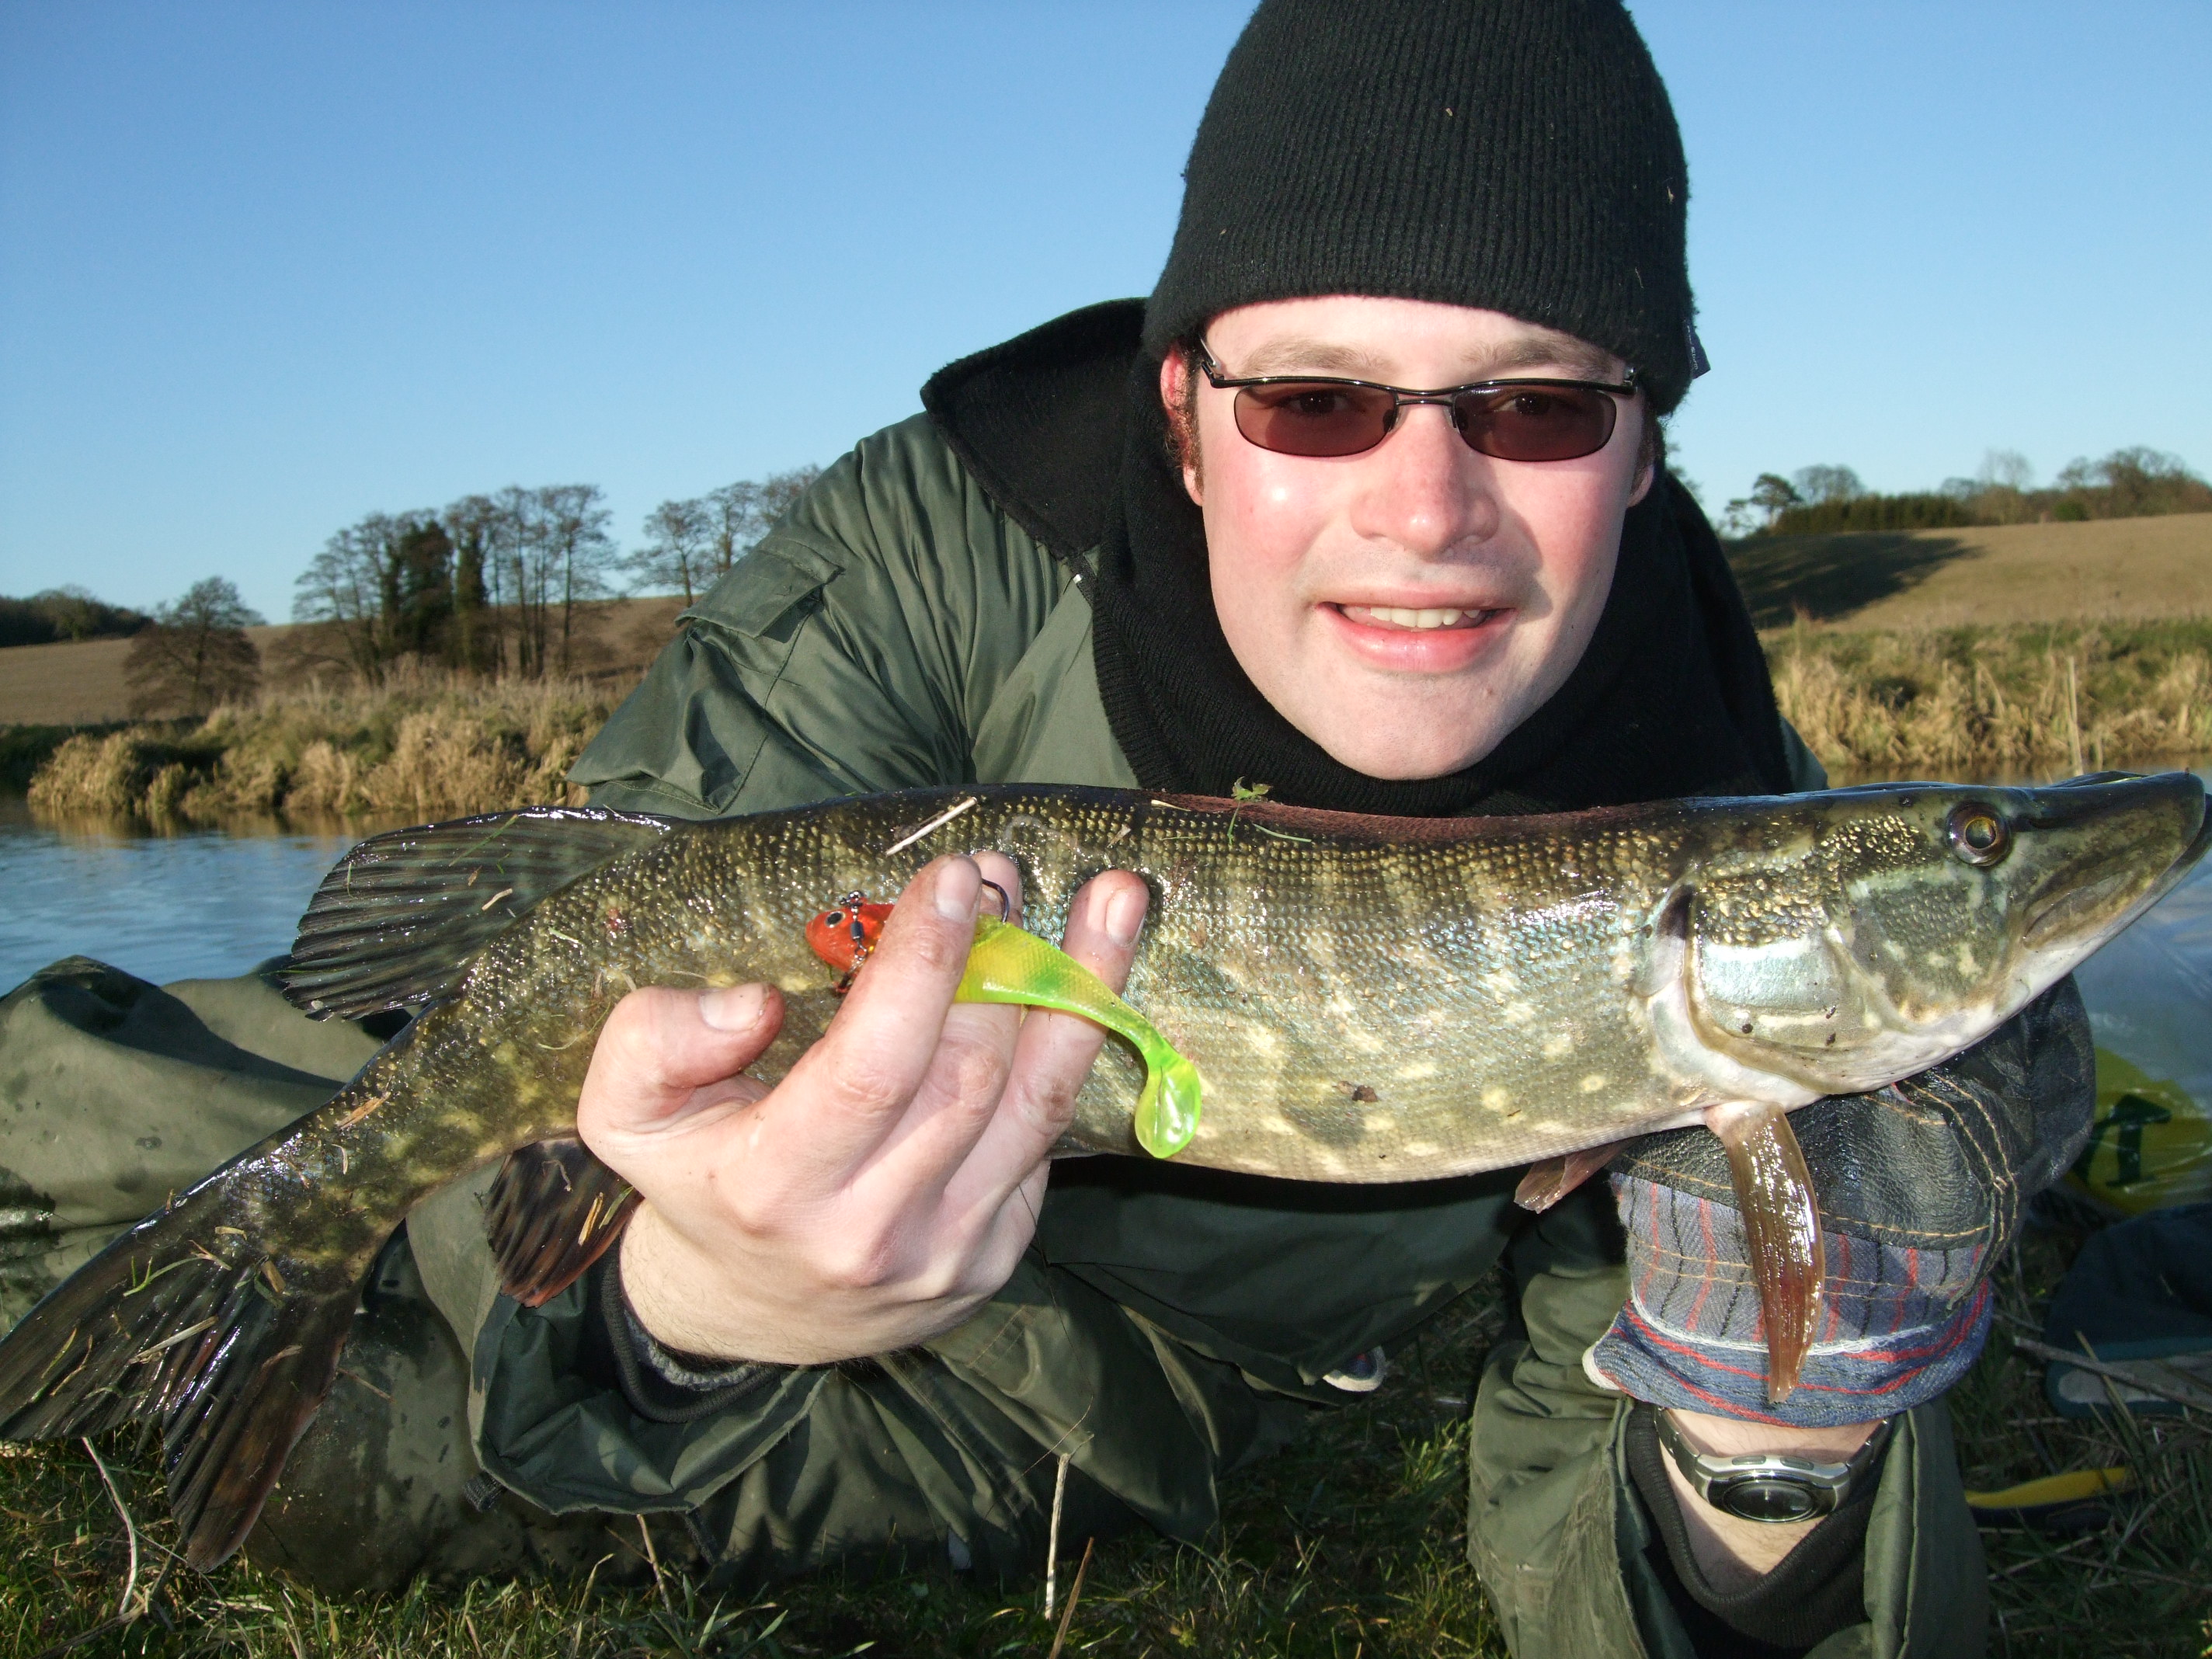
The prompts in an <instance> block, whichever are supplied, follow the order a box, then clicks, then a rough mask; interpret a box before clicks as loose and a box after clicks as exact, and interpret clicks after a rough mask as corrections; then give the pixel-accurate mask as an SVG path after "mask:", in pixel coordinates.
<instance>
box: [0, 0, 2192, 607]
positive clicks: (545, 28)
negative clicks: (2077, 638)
mask: <svg viewBox="0 0 2212 1659" xmlns="http://www.w3.org/2000/svg"><path fill="white" fill-rule="evenodd" d="M1246 9H1247V7H1246V5H1245V3H1244V0H1232V3H1225V4H1216V3H1207V0H1173V3H1149V0H1111V3H1107V0H1095V3H1092V0H1054V3H1045V0H1030V3H1021V4H1016V3H1002V4H981V3H977V4H968V3H951V0H939V3H932V4H928V5H915V4H861V3H842V0H824V3H816V4H812V5H809V6H805V7H798V6H793V5H788V4H777V5H769V4H750V3H734V0H732V3H719V4H706V3H661V0H628V3H623V4H619V5H617V4H613V3H604V4H598V5H582V4H575V3H560V0H532V3H520V0H515V3H500V0H477V3H466V0H441V3H436V4H426V3H407V0H380V3H376V4H368V3H342V0H327V3H318V4H301V3H296V0H285V3H265V4H249V3H234V0H194V3H192V4H191V5H189V6H183V5H177V4H174V3H169V0H75V3H63V0H0V592H13V593H22V592H29V591H31V590H33V589H34V588H38V587H42V586H50V585H52V584H54V583H57V582H63V581H80V582H83V583H85V584H87V585H88V586H92V587H93V588H94V589H95V590H96V591H98V592H102V593H103V594H106V595H107V596H109V597H111V598H113V599H119V600H122V601H125V602H128V603H132V604H137V605H150V604H152V603H154V602H155V601H157V600H160V599H167V598H170V597H173V595H175V594H176V593H178V592H180V591H182V589H184V588H185V586H188V585H189V584H190V583H191V581H192V580H196V579H197V578H199V577H201V576H204V575H207V574H224V575H228V576H229V577H231V578H232V579H233V580H235V581H237V582H238V584H239V585H240V587H241V588H242V589H243V590H244V591H245V592H246V597H247V599H249V601H250V602H251V603H252V604H254V605H257V606H258V607H259V608H260V609H261V610H263V611H265V612H266V613H268V615H269V616H270V618H271V619H272V620H276V619H281V618H283V617H286V616H288V615H289V611H290V603H291V587H292V580H293V577H294V576H295V574H297V573H298V571H299V570H300V569H301V568H302V567H303V566H304V565H305V564H306V562H307V560H308V559H309V558H310V557H311V556H313V553H314V551H315V550H316V549H317V548H319V546H320V545H321V544H322V542H323V540H324V538H325V537H326V536H327V535H329V533H330V532H331V531H332V530H334V529H336V528H337V527H338V526H341V525H343V524H346V523H349V522H350V521H352V520H355V519H356V518H358V517H360V516H361V515H362V513H367V512H369V511H372V510H375V509H388V510H398V509H401V508H406V507H434V506H437V505H439V504H441V503H443V502H445V501H448V500H451V499H452V498H453V497H455V496H457V495H462V494H465V493H467V492H469V491H471V490H477V489H496V488H498V487H499V486H501V485H503V484H506V483H558V482H570V481H588V482H592V483H599V484H601V485H603V486H605V489H606V490H607V493H608V499H609V504H610V505H611V507H612V508H613V509H614V513H615V526H616V529H617V532H618V533H619V534H620V536H621V537H622V538H624V539H625V540H626V541H627V540H629V539H633V538H635V535H636V532H637V528H638V521H639V520H640V519H641V517H642V516H643V515H644V513H646V512H647V510H648V509H649V508H651V507H653V504H654V503H655V502H656V501H660V500H662V499H664V498H665V497H667V496H671V495H692V494H696V493H698V492H700V491H702V490H704V489H708V488H711V487H713V486H714V485H716V484H719V483H726V482H727V481H728V480H730V479H732V478H737V477H757V476H759V475H761V474H763V473H765V472H768V471H773V470H779V469H781V468H785V467H788V466H792V465H797V464H799V463H801V462H805V461H810V460H811V461H828V460H829V459H832V458H833V457H835V456H836V454H838V453H841V452H842V451H843V450H844V449H845V448H846V447H848V446H849V445H850V444H851V443H852V442H853V441H854V440H855V439H857V438H859V437H860V436H861V435H865V434H866V433H867V432H869V431H871V430H872V429H874V428H877V427H878V426H881V425H884V424H885V423H887V422H890V421H894V420H896V419H899V418H901V417H902V416H905V415H907V414H908V413H910V412H912V411H913V410H915V408H916V407H917V404H916V401H915V390H916V388H917V387H918V386H920V384H921V381H922V380H924V379H925V378H926V377H927V375H928V374H929V373H930V372H931V371H932V370H933V369H934V368H937V367H938V366H939V364H941V363H943V362H946V361H948V360H950V359H951V358H953V357H956V356H961V355H963V354H964V353H965V352H968V351H969V350H972V349H975V348H977V347H979V346H981V345H985V344H987V343H991V342H993V341H994V340H997V339H1000V338H1003V337H1006V336H1007V335H1009V334H1012V333H1014V332H1017V331H1019V330H1021V329H1023V328H1025V327H1027V326H1029V325H1031V324H1033V323H1036V322H1038V321H1041V320H1042V319H1045V318H1048V317H1050V316H1053V315H1054V314H1057V313H1060V312H1061V311H1064V310H1067V309H1069V308H1071V307H1075V306H1078V305H1081V304H1084V303H1086V302H1088V301H1092V300H1096V299H1100V298H1104V297H1108V296H1110V295H1122V294H1134V293H1141V292H1143V291H1144V290H1145V289H1148V288H1149V287H1150V286H1151V285H1152V279H1153V277H1154V276H1156V275H1157V273H1158V267H1159V264H1160V261H1161V259H1162V258H1163V257H1164V253H1165V252H1166V248H1167V244H1168V240H1169V236H1170V232H1171V230H1172V228H1173V224H1174V217H1175V212H1176V202H1177V196H1178V190H1179V173H1180V170H1181V167H1182V159H1183V155H1184V154H1185V152H1186V150H1187V149H1188V143H1189V139H1190V134H1191V131H1192V128H1193V126H1194V124H1195V122H1196V120H1197V118H1198V114H1199V112H1200V108H1201V107H1202V106H1203V104H1204V101H1205V97H1206V90H1207V88H1208V87H1209V85H1210V84H1211V82H1212V77H1213V75H1214V72H1215V70H1217V69H1218V66H1219V64H1220V61H1221V58H1222V57H1223V55H1224V54H1225V52H1226V51H1227V49H1228V46H1229V44H1230V42H1231V40H1232V39H1233V38H1234V36H1235V33H1236V31H1237V27H1239V25H1240V24H1241V22H1242V21H1243V15H1244V14H1245V11H1246ZM1633 9H1634V10H1635V12H1636V14H1637V16H1638V21H1639V22H1640V23H1641V25H1642V26H1643V27H1644V31H1645V33H1646V35H1647V37H1648V38H1649V39H1650V41H1651V45H1652V49H1653V52H1654V53H1655V55H1656V58H1657V59H1658V62H1659V65H1660V68H1661V70H1662V72H1663V73H1664V74H1665V76H1666V77H1667V80H1668V85H1669V87H1670V88H1671V89H1672V92H1673V94H1674V102H1675V106H1676V109H1677V112H1678V113H1679V114H1680V118H1681V120H1682V124H1683V127H1684V132H1685V137H1686V143H1687V145H1688V149H1689V154H1690V164H1691V184H1692V204H1691V246H1692V252H1691V270H1692V279H1693V281H1694V282H1695V283H1696V285H1697V289H1698V292H1699V301H1700V304H1701V307H1702V318H1701V328H1702V331H1703V333H1704V337H1705V342H1706V343H1707V345H1708V347H1709V348H1710V349H1711V355H1712V357H1713V360H1714V364H1715V368H1714V373H1713V374H1711V376H1709V377H1708V378H1707V379H1705V380H1703V381H1701V382H1700V383H1699V386H1698V388H1697V389H1696V391H1695V392H1693V394H1692V398H1691V400H1690V401H1689V403H1688V404H1686V406H1685V408H1684V410H1683V411H1682V413H1681V415H1680V417H1679V418H1678V421H1677V422H1676V426H1675V445H1676V455H1677V459H1678V461H1679V464H1680V468H1681V470H1682V471H1685V472H1686V473H1687V474H1688V475H1689V476H1691V477H1693V478H1695V479H1696V480H1698V481H1699V483H1701V484H1702V485H1703V486H1704V489H1705V495H1706V498H1707V501H1708V502H1709V504H1711V506H1713V507H1716V508H1717V507H1718V506H1719V505H1720V504H1721V503H1722V502H1723V501H1725V500H1726V499H1727V498H1728V497H1729V495H1740V494H1741V493H1742V492H1743V491H1744V489H1746V488H1747V485H1748V484H1749V483H1750V481H1751V478H1752V477H1753V474H1755V473H1756V472H1759V471H1765V470H1773V471H1785V472H1786V471H1792V470H1795V469H1796V468H1797V467H1801V466H1804V465H1810V464H1813V463H1815V462H1833V463H1841V464H1844V465H1850V466H1853V467H1855V468H1857V471H1859V472H1860V474H1861V475H1862V476H1863V477H1864V478H1865V479H1866V481H1867V482H1868V483H1869V484H1871V485H1874V486H1875V487H1877V488H1883V489H1907V488H1912V487H1916V486H1926V485H1932V484H1934V483H1937V482H1938V481H1940V480H1941V479H1942V478H1943V477H1946V476H1948V475H1950V474H1954V473H1965V472H1971V471H1973V470H1974V469H1975V468H1976V467H1977V466H1978V465H1979V464H1980V462H1981V460H1982V458H1983V455H1984V452H1985V451H1987V450H1989V449H1990V448H1992V447H2009V448H2015V449H2018V450H2021V451H2022V452H2024V453H2026V454H2027V456H2028V458H2029V459H2030V460H2031V461H2032V462H2033V464H2034V465H2035V467H2036V468H2037V470H2038V472H2039V475H2040V476H2041V477H2049V475H2050V474H2051V472H2052V471H2055V470H2056V469H2057V468H2058V467H2059V466H2061V465H2064V464H2065V463H2066V462H2067V461H2068V460H2069V459H2072V458H2074V457H2075V456H2077V455H2097V454H2101V453H2105V452H2106V451H2108V450H2111V449H2112V448H2114V447H2118V446H2120V445H2123V444H2131V443H2147V444H2149V445H2152V446H2154V447H2158V448H2161V449H2167V450H2172V451H2175V452H2178V453H2180V454H2181V455H2182V456H2183V457H2184V458H2185V459H2187V460H2188V461H2189V462H2190V463H2191V465H2194V466H2195V467H2197V469H2198V470H2199V471H2205V470H2207V469H2208V468H2212V395H2208V394H2207V392H2205V391H2204V389H2203V387H2204V375H2205V372H2206V371H2205V365H2206V364H2207V363H2208V362H2212V320H2208V309H2207V307H2206V305H2205V302H2204V296H2205V294H2206V291H2207V289H2208V286H2212V284H2208V280H2207V276H2208V271H2212V199H2208V198H2209V197H2212V189H2208V180H2212V120H2208V119H2207V118H2206V116H2205V113H2204V110H2205V103H2204V92H2203V88H2204V86H2205V85H2206V84H2207V82H2208V80H2212V7H2208V6H2205V5H2204V4H2203V3H2202V0H2170V3H2129V0H2118V3H2106V4H2100V5H2098V6H2095V7H2087V6H2081V5H2079V4H2056V3H2053V4H2026V3H2013V4H2002V5H2000V4H1969V3H1940V0H1921V3H1914V4H1876V3H1865V0H1854V3H1852V4H1850V5H1848V6H1812V5H1786V6H1785V5H1777V4H1774V3H1771V0H1766V3H1751V0H1745V3H1736V4H1723V3H1695V0H1678V3H1667V4H1661V3H1656V0H1645V3H1642V4H1638V5H1636V6H1635V7H1634V8H1633Z"/></svg>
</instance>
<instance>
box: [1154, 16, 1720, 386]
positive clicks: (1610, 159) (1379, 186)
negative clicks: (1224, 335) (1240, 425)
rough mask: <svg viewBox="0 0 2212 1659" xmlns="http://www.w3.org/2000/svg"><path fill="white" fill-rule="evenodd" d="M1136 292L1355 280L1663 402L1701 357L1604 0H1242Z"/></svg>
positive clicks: (1335, 287) (1347, 286) (1619, 26)
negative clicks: (1528, 325)
mask: <svg viewBox="0 0 2212 1659" xmlns="http://www.w3.org/2000/svg"><path fill="white" fill-rule="evenodd" d="M1183 179H1184V189H1183V198H1182V221H1181V222H1180V223H1178V225H1177V226H1176V239H1175V246H1174V247H1173V248H1172V249H1171V250H1170V252H1169V254H1168V263H1167V268H1166V269H1165V270H1163V271H1162V272H1161V273H1160V280H1159V285H1158V287H1157V288H1156V289H1153V290H1152V299H1151V301H1150V302H1149V303H1148V304H1147V306H1146V313H1145V347H1146V351H1147V352H1148V353H1150V354H1151V355H1152V356H1153V357H1155V358H1157V357H1158V356H1162V355H1164V353H1165V352H1166V351H1167V349H1169V348H1170V346H1171V345H1173V344H1175V343H1176V342H1178V341H1181V340H1185V339H1188V337H1191V336H1192V335H1194V334H1195V333H1197V332H1198V331H1199V330H1200V329H1202V328H1203V327H1204V326H1205V325H1206V322H1207V320H1208V319H1211V318H1213V317H1215V316H1218V314H1219V313H1222V312H1224V311H1226V310H1228V309H1230V308H1231V307H1234V306H1240V305H1249V304H1252V303H1254V302H1255V301H1262V300H1282V299H1293V298H1299V297H1303V296H1305V295H1321V294H1366V295H1383V296H1386V297H1394V298H1399V299H1409V300H1440V301H1446V302H1448V303H1450V304H1454V305H1464V306H1479V307H1484V308H1486V309H1489V310H1493V311H1502V312H1504V313H1508V314H1509V315H1511V316H1515V317H1520V318H1522V319H1526V320H1528V321H1529V322H1533V323H1540V324H1542V325H1545V326H1547V327H1549V328H1557V329H1563V330H1565V331H1566V332H1568V333H1570V334H1572V335H1575V336H1576V337H1578V338H1581V339H1584V340H1587V341H1589V342H1590V343H1592V344H1593V345H1599V346H1603V347H1604V348H1605V349H1607V350H1608V351H1612V352H1613V353H1615V354H1617V355H1618V356H1620V357H1621V358H1622V359H1623V360H1624V361H1626V362H1627V363H1628V364H1629V365H1630V366H1631V367H1632V368H1636V369H1637V370H1638V371H1639V372H1640V373H1641V374H1642V375H1643V377H1644V386H1645V387H1646V390H1647V392H1648V393H1649V395H1650V399H1651V402H1652V404H1653V405H1654V406H1655V407H1656V409H1658V410H1660V411H1661V412H1662V413H1664V412H1665V411H1667V410H1670V409H1672V408H1674V405H1675V404H1678V403H1680V401H1681V399H1682V394H1683V393H1684V392H1687V391H1688V390H1689V386H1690V380H1691V378H1692V375H1693V374H1698V373H1699V372H1702V370H1703V368H1704V367H1705V365H1704V362H1703V354H1702V353H1701V352H1700V350H1699V347H1698V345H1697V343H1696V335H1695V332H1694V331H1693V329H1692V320H1691V319H1692V300H1691V296H1690V278H1689V271H1688V269H1687V266H1686V261H1685V256H1684V250H1683V228H1684V220H1685V216H1686V209H1687V207H1688V204H1689V193H1690V191H1689V178H1688V173H1687V170H1686V167H1685V166H1684V164H1683V160H1682V139H1681V135H1680V132H1679V131H1677V130H1676V129H1675V125H1674V109H1673V106H1671V105H1669V104H1668V101H1667V89H1666V88H1665V87H1664V86H1663V85H1662V84H1661V82H1660V80H1659V72H1658V70H1656V68H1654V67H1653V65H1652V62H1651V55H1650V52H1648V51H1646V50H1645V48H1644V41H1643V39H1642V37H1640V36H1639V35H1638V33H1637V32H1636V25H1635V24H1634V23H1633V22H1632V21H1630V20H1629V16H1628V14H1627V13H1626V11H1625V10H1623V9H1621V6H1620V3H1619V0H1264V3H1262V4H1261V7H1260V9H1258V10H1257V11H1256V12H1255V13H1254V14H1253V15H1252V19H1251V21H1250V22H1249V23H1248V24H1246V26H1245V28H1244V33H1243V36H1242V37H1241V38H1240V39H1239V40H1237V45H1236V46H1235V47H1234V48H1233V49H1232V50H1231V52H1230V54H1229V61H1228V62H1227V63H1226V64H1225V65H1223V67H1222V70H1221V78H1220V80H1219V81H1218V82H1216V83H1215V85H1214V88H1213V96H1212V98H1211V99H1210V100H1208V101H1207V103H1206V114H1205V117H1204V118H1203V119H1202V120H1200V123H1199V127H1198V137H1197V138H1196V139H1195V141H1194V143H1192V145H1191V151H1190V164H1189V166H1188V167H1187V168H1186V169H1185V170H1184V174H1183Z"/></svg>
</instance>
